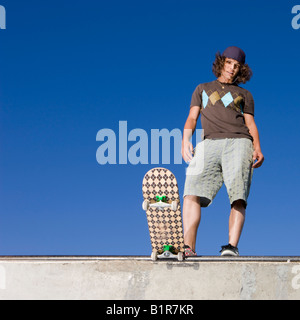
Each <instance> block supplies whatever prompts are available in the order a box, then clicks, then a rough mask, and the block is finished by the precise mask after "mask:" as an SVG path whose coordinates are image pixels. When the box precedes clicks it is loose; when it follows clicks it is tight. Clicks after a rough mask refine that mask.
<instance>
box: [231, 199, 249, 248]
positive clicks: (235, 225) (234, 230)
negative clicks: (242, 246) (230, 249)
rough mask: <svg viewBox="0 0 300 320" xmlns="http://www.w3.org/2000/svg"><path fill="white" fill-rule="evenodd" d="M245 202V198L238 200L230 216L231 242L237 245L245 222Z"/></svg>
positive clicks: (233, 205)
mask: <svg viewBox="0 0 300 320" xmlns="http://www.w3.org/2000/svg"><path fill="white" fill-rule="evenodd" d="M245 214H246V209H245V202H244V200H237V201H235V202H234V203H233V204H232V207H231V211H230V217H229V243H230V244H231V245H232V246H234V247H237V246H238V243H239V240H240V237H241V234H242V230H243V226H244V222H245Z"/></svg>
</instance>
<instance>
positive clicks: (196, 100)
mask: <svg viewBox="0 0 300 320" xmlns="http://www.w3.org/2000/svg"><path fill="white" fill-rule="evenodd" d="M201 91H202V90H201V85H199V86H197V88H196V89H195V91H194V93H193V95H192V100H191V105H190V108H191V107H195V106H197V107H200V108H202V96H201Z"/></svg>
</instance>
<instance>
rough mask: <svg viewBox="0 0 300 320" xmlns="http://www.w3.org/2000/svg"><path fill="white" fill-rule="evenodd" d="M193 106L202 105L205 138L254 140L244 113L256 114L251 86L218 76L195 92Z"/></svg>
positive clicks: (199, 86)
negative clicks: (250, 90)
mask: <svg viewBox="0 0 300 320" xmlns="http://www.w3.org/2000/svg"><path fill="white" fill-rule="evenodd" d="M193 106H199V107H200V108H201V124H202V129H204V139H222V138H248V139H250V140H253V138H252V136H251V135H250V133H249V129H248V127H247V126H246V125H245V120H244V113H249V114H252V115H253V116H254V100H253V97H252V94H251V93H250V92H249V91H248V90H246V89H244V88H241V87H239V86H238V85H235V84H228V83H221V82H219V81H218V80H215V81H212V82H208V83H202V84H199V85H198V86H197V88H196V89H195V91H194V93H193V95H192V101H191V107H193Z"/></svg>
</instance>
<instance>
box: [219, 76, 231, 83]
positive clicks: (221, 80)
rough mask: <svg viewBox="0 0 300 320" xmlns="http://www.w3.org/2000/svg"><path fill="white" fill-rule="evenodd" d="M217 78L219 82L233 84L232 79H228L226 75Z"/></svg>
mask: <svg viewBox="0 0 300 320" xmlns="http://www.w3.org/2000/svg"><path fill="white" fill-rule="evenodd" d="M217 80H218V81H219V82H222V83H228V84H231V83H232V81H231V80H229V79H226V78H224V77H222V76H220V77H219V78H218V79H217Z"/></svg>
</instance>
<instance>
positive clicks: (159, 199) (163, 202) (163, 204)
mask: <svg viewBox="0 0 300 320" xmlns="http://www.w3.org/2000/svg"><path fill="white" fill-rule="evenodd" d="M155 199H156V202H154V203H152V202H150V201H149V200H145V201H144V202H143V210H145V211H147V210H148V209H149V208H158V210H162V209H165V208H171V210H173V211H177V207H178V203H177V201H172V202H171V203H169V202H167V197H166V196H156V198H155Z"/></svg>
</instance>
